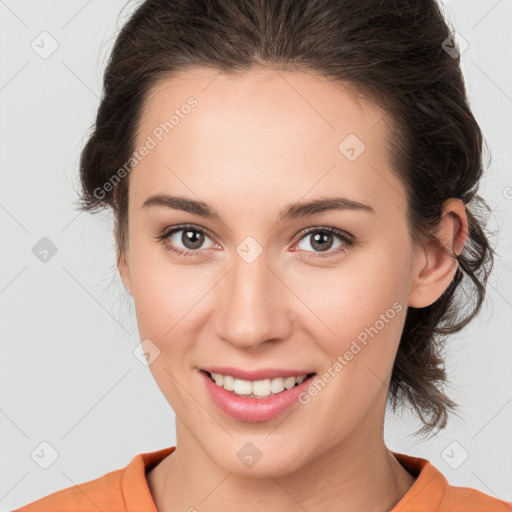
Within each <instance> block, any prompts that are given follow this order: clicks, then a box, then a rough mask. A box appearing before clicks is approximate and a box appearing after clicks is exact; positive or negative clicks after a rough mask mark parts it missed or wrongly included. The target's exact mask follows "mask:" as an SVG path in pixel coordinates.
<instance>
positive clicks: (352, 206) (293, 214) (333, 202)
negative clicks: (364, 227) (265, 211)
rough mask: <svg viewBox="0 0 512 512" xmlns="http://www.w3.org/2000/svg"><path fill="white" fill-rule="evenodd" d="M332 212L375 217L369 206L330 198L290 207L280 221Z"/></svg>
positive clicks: (349, 200)
mask: <svg viewBox="0 0 512 512" xmlns="http://www.w3.org/2000/svg"><path fill="white" fill-rule="evenodd" d="M330 210H359V211H363V212H368V213H371V214H373V215H375V210H374V209H373V208H372V207H371V206H370V205H368V204H364V203H360V202H358V201H354V200H353V199H347V198H346V197H329V198H324V199H316V200H314V201H308V202H302V203H295V204H293V205H290V206H288V207H287V208H286V209H285V210H284V211H282V212H281V213H280V214H279V219H278V221H279V222H282V221H285V220H290V219H298V218H300V217H306V216H308V215H315V214H318V213H324V212H326V211H330Z"/></svg>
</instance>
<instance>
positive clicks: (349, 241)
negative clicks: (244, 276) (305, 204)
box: [156, 224, 355, 259]
mask: <svg viewBox="0 0 512 512" xmlns="http://www.w3.org/2000/svg"><path fill="white" fill-rule="evenodd" d="M186 230H189V231H195V232H196V233H201V234H204V235H206V236H208V237H209V238H212V237H211V236H210V234H209V232H208V231H206V230H205V229H203V228H200V227H198V226H194V225H193V224H183V225H181V226H175V227H173V228H171V229H169V230H166V231H164V232H163V233H162V234H161V235H158V236H156V239H157V240H159V241H160V242H162V243H164V242H165V241H166V239H167V238H169V237H171V236H172V235H173V234H174V233H177V232H179V231H186ZM312 233H329V234H332V235H336V236H337V237H338V238H339V239H340V240H341V241H342V242H343V244H344V246H345V247H343V246H342V247H341V248H339V247H338V248H337V249H336V250H334V251H326V253H325V254H321V253H314V254H316V255H315V256H312V255H311V254H307V255H306V257H307V258H315V259H317V258H327V257H330V256H333V255H337V254H339V253H340V252H346V250H347V248H348V249H350V248H351V247H352V246H353V245H354V244H355V240H354V237H353V236H352V235H349V234H348V233H345V232H343V231H341V230H339V229H336V228H332V227H328V226H325V227H324V226H322V227H315V228H308V229H306V230H305V231H303V232H301V233H300V237H299V242H300V241H301V240H302V239H303V238H305V237H306V236H307V235H310V234H312ZM297 243H298V242H297ZM164 247H165V249H166V250H168V251H172V252H174V253H176V254H178V255H180V256H185V257H191V256H192V257H193V256H198V255H201V254H202V252H203V251H204V250H206V249H203V250H192V249H190V250H183V249H178V248H176V247H173V246H170V245H167V244H165V243H164ZM297 251H300V249H298V250H297ZM303 252H306V253H310V252H311V251H303Z"/></svg>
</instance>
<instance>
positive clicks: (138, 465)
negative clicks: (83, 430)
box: [13, 446, 512, 512]
mask: <svg viewBox="0 0 512 512" xmlns="http://www.w3.org/2000/svg"><path fill="white" fill-rule="evenodd" d="M175 448H176V447H175V446H172V447H170V448H164V449H162V450H158V451H155V452H149V453H140V454H138V455H136V456H135V457H134V458H133V459H132V460H131V462H130V463H129V464H128V466H126V467H125V468H123V469H117V470H115V471H111V472H110V473H106V474H105V475H103V476H102V477H100V478H96V479H95V480H90V481H89V482H85V483H83V484H79V485H77V486H72V487H68V488H66V489H62V490H60V491H56V492H54V493H53V494H50V495H48V496H45V497H43V498H41V499H39V500H37V501H34V502H32V503H29V504H27V505H24V506H23V507H21V508H18V509H16V510H14V511H13V512H97V511H98V510H101V511H102V512H123V511H130V512H158V511H157V508H156V506H155V503H154V501H153V499H152V496H151V493H150V491H149V487H148V484H147V480H146V474H145V472H146V471H147V470H149V469H150V468H151V467H152V466H154V465H156V464H157V463H158V462H160V461H161V460H162V459H164V458H165V457H166V456H167V455H169V454H170V453H171V452H172V451H174V450H175ZM393 454H394V455H395V457H396V458H397V459H398V461H399V462H400V463H401V464H402V465H403V466H405V467H406V468H407V469H408V470H409V471H410V472H411V473H412V474H413V475H416V476H417V478H416V481H415V482H414V484H413V486H412V487H411V488H410V489H409V491H408V492H407V494H406V495H405V496H404V497H403V498H402V499H401V500H400V502H399V503H398V504H397V505H396V506H395V507H394V508H393V510H392V512H512V505H511V504H510V503H507V502H505V501H502V500H498V499H497V498H493V497H491V496H489V495H487V494H484V493H482V492H480V491H477V490H475V489H470V488H468V487H455V486H451V485H449V484H448V481H447V480H446V478H445V477H444V476H443V475H442V474H441V472H440V471H439V470H438V469H437V468H435V467H434V466H433V465H432V464H431V463H430V462H429V461H428V460H426V459H422V458H419V457H412V456H409V455H405V454H402V453H396V452H393Z"/></svg>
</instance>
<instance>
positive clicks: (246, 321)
mask: <svg viewBox="0 0 512 512" xmlns="http://www.w3.org/2000/svg"><path fill="white" fill-rule="evenodd" d="M278 274H279V272H277V271H276V270H274V269H273V268H271V267H270V266H269V264H268V260H267V258H266V257H265V253H263V254H262V255H260V256H259V257H258V258H257V259H256V260H255V261H253V262H251V263H248V262H246V261H244V259H243V258H241V257H235V260H234V264H233V267H232V268H231V270H230V271H229V272H228V274H227V275H226V276H225V277H224V279H222V281H221V282H220V283H219V284H218V285H217V287H215V289H216V294H217V295H216V297H215V304H216V306H215V311H214V313H213V314H214V315H215V321H214V325H215V332H216V335H217V336H218V337H219V339H222V340H223V341H225V342H227V343H230V344H231V345H233V346H236V347H237V348H240V349H245V350H259V349H260V348H261V347H262V346H263V345H264V344H265V342H269V341H274V342H276V341H278V340H283V339H286V338H287V337H289V336H290V333H291V331H292V327H293V322H294V316H293V314H292V311H291V309H290V307H291V301H292V297H293V294H292V293H291V292H290V290H289V289H288V288H287V286H286V283H285V282H283V278H282V277H281V276H279V275H278Z"/></svg>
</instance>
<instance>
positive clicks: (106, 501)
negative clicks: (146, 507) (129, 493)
mask: <svg viewBox="0 0 512 512" xmlns="http://www.w3.org/2000/svg"><path fill="white" fill-rule="evenodd" d="M122 472H123V470H122V469H118V470H116V471H112V472H110V473H106V474H105V475H103V476H101V477H99V478H96V479H94V480H90V481H89V482H84V483H81V484H78V485H73V486H71V487H67V488H65V489H61V490H60V491H57V492H54V493H52V494H49V495H48V496H45V497H43V498H40V499H38V500H36V501H33V502H32V503H29V504H27V505H24V506H23V507H21V508H19V509H16V510H15V511H13V512H43V511H45V512H46V511H50V510H51V511H54V512H64V511H66V512H70V511H74V512H85V511H92V510H103V511H107V510H118V511H121V510H125V508H124V503H123V496H122V493H121V475H122Z"/></svg>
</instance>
